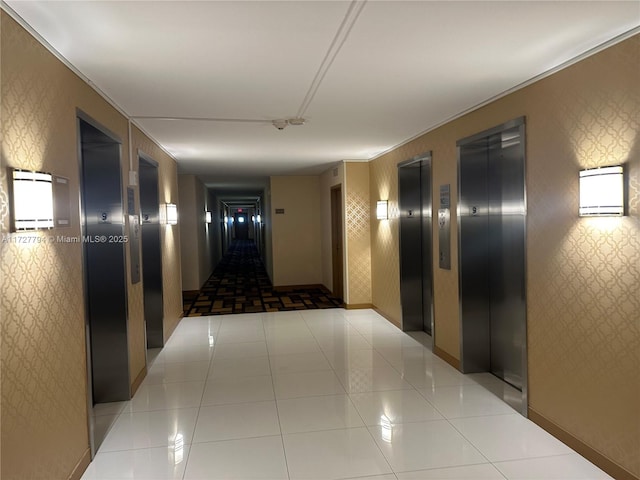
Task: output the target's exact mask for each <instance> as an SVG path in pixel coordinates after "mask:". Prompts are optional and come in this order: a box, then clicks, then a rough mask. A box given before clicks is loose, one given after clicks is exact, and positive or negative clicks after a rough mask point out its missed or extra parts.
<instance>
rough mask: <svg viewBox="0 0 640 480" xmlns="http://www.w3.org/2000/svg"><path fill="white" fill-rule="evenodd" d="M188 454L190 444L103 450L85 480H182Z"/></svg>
mask: <svg viewBox="0 0 640 480" xmlns="http://www.w3.org/2000/svg"><path fill="white" fill-rule="evenodd" d="M188 457H189V446H188V445H177V446H176V445H174V446H173V448H170V449H167V448H166V447H162V448H148V449H140V450H125V451H122V452H105V453H102V452H99V453H98V454H97V455H96V456H95V458H94V459H93V461H92V462H91V464H90V465H89V468H87V470H86V472H84V475H83V476H82V480H179V479H182V476H183V475H184V469H185V467H186V463H187V458H188Z"/></svg>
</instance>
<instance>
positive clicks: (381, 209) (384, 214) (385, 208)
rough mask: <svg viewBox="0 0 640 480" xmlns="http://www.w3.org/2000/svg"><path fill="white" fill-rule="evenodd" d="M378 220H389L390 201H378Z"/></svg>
mask: <svg viewBox="0 0 640 480" xmlns="http://www.w3.org/2000/svg"><path fill="white" fill-rule="evenodd" d="M376 218H377V219H378V220H388V219H389V201H388V200H378V202H377V203H376Z"/></svg>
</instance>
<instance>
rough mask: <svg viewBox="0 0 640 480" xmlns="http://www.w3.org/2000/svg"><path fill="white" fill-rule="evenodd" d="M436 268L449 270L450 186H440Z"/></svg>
mask: <svg viewBox="0 0 640 480" xmlns="http://www.w3.org/2000/svg"><path fill="white" fill-rule="evenodd" d="M438 266H439V267H440V268H442V269H444V270H451V185H449V184H447V185H440V206H439V208H438Z"/></svg>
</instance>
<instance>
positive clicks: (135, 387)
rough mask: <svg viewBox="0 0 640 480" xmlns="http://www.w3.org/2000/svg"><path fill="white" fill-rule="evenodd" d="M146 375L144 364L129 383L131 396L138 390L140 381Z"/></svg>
mask: <svg viewBox="0 0 640 480" xmlns="http://www.w3.org/2000/svg"><path fill="white" fill-rule="evenodd" d="M146 376H147V366H146V365H145V366H144V367H142V370H140V373H138V376H137V377H136V378H135V380H134V381H133V383H132V384H131V397H132V398H133V396H134V395H135V394H136V392H137V391H138V388H140V384H141V383H142V381H143V380H144V378H145V377H146Z"/></svg>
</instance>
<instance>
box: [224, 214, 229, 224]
mask: <svg viewBox="0 0 640 480" xmlns="http://www.w3.org/2000/svg"><path fill="white" fill-rule="evenodd" d="M224 223H229V217H227V216H226V215H225V216H224Z"/></svg>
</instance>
